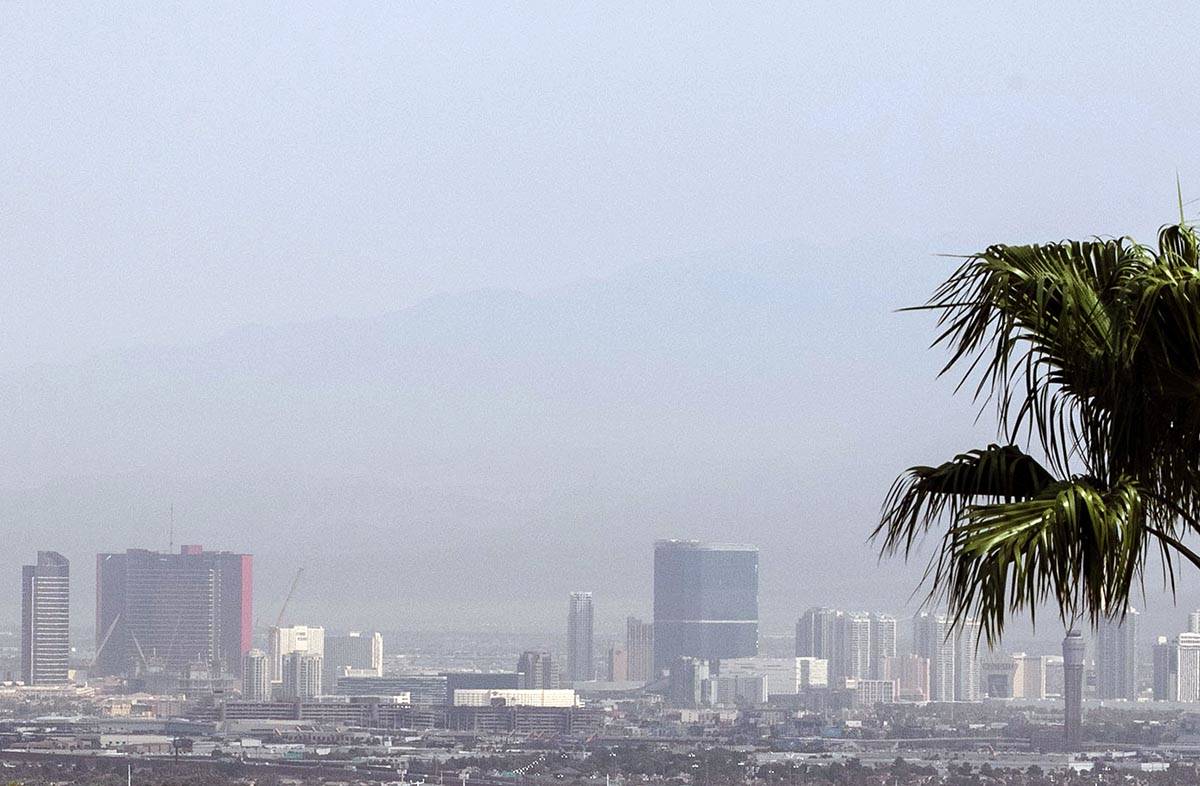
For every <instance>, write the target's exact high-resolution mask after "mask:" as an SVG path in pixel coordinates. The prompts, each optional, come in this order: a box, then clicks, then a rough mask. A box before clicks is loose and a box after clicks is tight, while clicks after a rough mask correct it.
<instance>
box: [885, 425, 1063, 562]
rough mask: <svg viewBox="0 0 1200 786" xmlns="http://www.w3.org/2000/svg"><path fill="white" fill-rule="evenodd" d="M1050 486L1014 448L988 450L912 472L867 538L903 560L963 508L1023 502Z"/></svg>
mask: <svg viewBox="0 0 1200 786" xmlns="http://www.w3.org/2000/svg"><path fill="white" fill-rule="evenodd" d="M1053 482H1054V477H1053V476H1052V475H1051V474H1050V473H1049V472H1047V471H1046V469H1045V468H1044V467H1043V466H1042V465H1041V464H1039V463H1038V462H1037V461H1035V460H1034V459H1033V458H1032V457H1030V456H1028V455H1026V454H1025V453H1022V452H1021V450H1020V449H1019V448H1017V447H1016V446H1014V445H1006V446H1003V447H1001V446H1000V445H988V446H987V447H986V448H984V449H983V450H972V451H969V452H967V453H962V454H960V455H958V456H955V457H954V458H953V459H952V460H950V461H947V462H946V463H944V464H941V465H939V466H936V467H912V468H910V469H909V470H908V471H907V472H906V473H905V474H904V475H902V476H900V478H898V479H897V480H896V482H895V484H893V485H892V490H891V492H890V493H889V494H888V499H887V501H886V502H885V503H884V514H883V519H882V521H881V522H880V524H879V526H878V527H877V528H876V529H875V532H874V533H873V535H872V537H874V538H879V539H882V543H883V550H884V552H886V553H888V554H895V553H898V552H902V553H904V554H906V555H907V554H908V553H909V552H910V551H912V549H913V547H914V545H915V544H916V542H917V540H918V539H919V537H920V536H921V535H922V534H923V533H924V532H926V531H927V530H928V529H929V528H930V527H931V526H933V525H934V524H936V523H937V522H938V521H939V520H941V519H942V518H943V517H944V516H949V518H951V519H957V518H958V517H959V516H960V515H961V514H962V512H963V510H964V509H965V508H967V507H968V506H970V505H973V504H978V503H981V502H985V501H1011V500H1018V499H1027V498H1029V497H1032V496H1034V495H1035V494H1038V493H1039V492H1041V491H1042V490H1043V489H1045V488H1046V487H1047V486H1048V485H1050V484H1051V483H1053Z"/></svg>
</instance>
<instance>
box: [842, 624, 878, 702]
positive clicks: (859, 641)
mask: <svg viewBox="0 0 1200 786" xmlns="http://www.w3.org/2000/svg"><path fill="white" fill-rule="evenodd" d="M839 622H840V623H841V628H842V635H841V640H842V664H843V665H842V671H841V673H840V674H839V675H838V683H837V687H841V686H842V681H843V680H865V679H868V678H869V677H870V676H871V653H872V648H871V615H869V614H866V613H864V612H859V611H851V612H849V613H847V614H843V615H842V616H841V619H840V620H839Z"/></svg>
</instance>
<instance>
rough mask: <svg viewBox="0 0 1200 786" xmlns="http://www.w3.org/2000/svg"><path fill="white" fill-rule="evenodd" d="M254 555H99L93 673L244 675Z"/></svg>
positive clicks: (189, 551)
mask: <svg viewBox="0 0 1200 786" xmlns="http://www.w3.org/2000/svg"><path fill="white" fill-rule="evenodd" d="M251 574H252V571H251V559H250V555H249V554H233V553H230V552H227V551H216V552H214V551H205V550H204V549H202V548H201V547H200V546H184V547H183V548H182V549H181V550H180V551H179V553H178V554H163V553H160V552H157V551H146V550H143V549H131V550H129V551H126V552H125V553H124V554H98V555H97V556H96V645H97V648H98V649H97V652H96V669H97V671H98V672H99V673H101V674H126V673H130V674H132V673H135V672H138V671H140V670H142V669H146V670H153V669H155V668H162V669H165V670H167V671H168V672H178V671H180V670H182V668H183V667H184V666H186V665H188V664H193V663H205V664H207V665H208V666H209V667H210V668H214V669H220V670H222V671H224V672H225V673H227V674H235V675H236V674H240V673H241V670H242V656H244V655H245V654H246V653H247V652H249V651H250V633H251V631H250V626H251V597H252V596H251V590H252V579H251Z"/></svg>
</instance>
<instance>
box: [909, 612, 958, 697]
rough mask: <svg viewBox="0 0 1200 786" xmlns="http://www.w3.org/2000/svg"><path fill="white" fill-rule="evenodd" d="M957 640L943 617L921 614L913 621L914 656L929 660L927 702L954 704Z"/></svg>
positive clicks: (933, 614)
mask: <svg viewBox="0 0 1200 786" xmlns="http://www.w3.org/2000/svg"><path fill="white" fill-rule="evenodd" d="M957 643H958V637H957V636H954V635H953V634H952V628H951V620H950V618H949V617H947V616H946V615H945V614H937V613H933V612H927V611H923V612H921V613H919V614H917V616H916V617H914V618H913V653H914V654H915V655H919V656H920V657H922V658H926V659H928V660H929V700H930V701H954V699H955V694H956V690H957V686H958V682H957V680H956V679H955V666H956V665H957V657H956V655H957V647H956V644H957Z"/></svg>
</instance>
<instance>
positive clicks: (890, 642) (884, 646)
mask: <svg viewBox="0 0 1200 786" xmlns="http://www.w3.org/2000/svg"><path fill="white" fill-rule="evenodd" d="M894 657H896V618H895V617H893V616H892V615H890V614H872V615H871V678H872V679H876V680H882V679H887V677H885V676H884V664H885V663H887V659H888V658H894Z"/></svg>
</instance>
